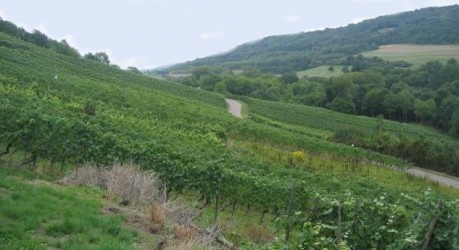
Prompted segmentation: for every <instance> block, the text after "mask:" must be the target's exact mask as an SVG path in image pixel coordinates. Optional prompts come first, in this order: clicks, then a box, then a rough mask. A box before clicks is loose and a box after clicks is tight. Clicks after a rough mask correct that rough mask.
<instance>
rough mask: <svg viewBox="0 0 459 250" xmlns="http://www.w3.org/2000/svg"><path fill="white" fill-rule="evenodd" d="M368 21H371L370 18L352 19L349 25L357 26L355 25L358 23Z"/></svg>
mask: <svg viewBox="0 0 459 250" xmlns="http://www.w3.org/2000/svg"><path fill="white" fill-rule="evenodd" d="M368 19H372V17H357V18H354V19H352V20H351V22H350V23H354V24H357V23H360V22H362V21H364V20H368Z"/></svg>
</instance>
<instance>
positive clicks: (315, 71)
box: [296, 65, 343, 79]
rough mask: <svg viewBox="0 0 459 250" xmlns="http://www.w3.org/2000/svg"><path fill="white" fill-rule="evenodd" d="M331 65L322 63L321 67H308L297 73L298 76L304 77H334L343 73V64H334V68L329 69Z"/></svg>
mask: <svg viewBox="0 0 459 250" xmlns="http://www.w3.org/2000/svg"><path fill="white" fill-rule="evenodd" d="M329 67H330V65H322V66H319V67H315V68H312V69H307V70H304V71H298V72H296V75H297V76H298V78H300V79H302V78H305V77H334V76H339V75H342V74H343V71H342V68H343V66H340V65H333V67H334V70H333V71H329V70H328V68H329Z"/></svg>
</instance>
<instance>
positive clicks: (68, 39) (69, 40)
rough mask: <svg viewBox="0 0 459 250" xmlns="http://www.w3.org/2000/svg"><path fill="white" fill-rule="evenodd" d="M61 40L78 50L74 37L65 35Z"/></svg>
mask: <svg viewBox="0 0 459 250" xmlns="http://www.w3.org/2000/svg"><path fill="white" fill-rule="evenodd" d="M60 40H65V41H66V42H67V43H68V44H69V45H70V46H72V47H74V48H78V47H79V46H78V44H77V42H76V41H75V38H74V37H73V36H72V35H65V36H62V37H61V38H60Z"/></svg>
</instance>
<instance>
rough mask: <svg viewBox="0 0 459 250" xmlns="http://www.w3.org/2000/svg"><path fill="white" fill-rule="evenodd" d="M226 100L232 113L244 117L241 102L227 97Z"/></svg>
mask: <svg viewBox="0 0 459 250" xmlns="http://www.w3.org/2000/svg"><path fill="white" fill-rule="evenodd" d="M225 101H226V103H227V104H228V112H230V113H231V114H232V115H234V116H236V117H237V118H241V119H242V115H241V103H240V102H239V101H236V100H233V99H225Z"/></svg>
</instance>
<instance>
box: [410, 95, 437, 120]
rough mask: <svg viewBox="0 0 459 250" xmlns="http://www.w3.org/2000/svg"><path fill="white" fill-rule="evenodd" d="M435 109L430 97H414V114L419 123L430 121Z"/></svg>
mask: <svg viewBox="0 0 459 250" xmlns="http://www.w3.org/2000/svg"><path fill="white" fill-rule="evenodd" d="M435 111H436V105H435V101H434V100H433V99H432V98H430V99H428V100H426V101H423V100H420V99H416V100H414V114H415V115H416V118H417V119H418V121H420V122H421V123H424V122H427V123H429V124H430V123H431V119H432V117H433V116H434V114H435Z"/></svg>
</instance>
